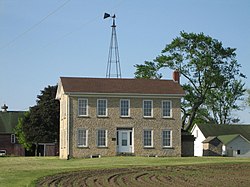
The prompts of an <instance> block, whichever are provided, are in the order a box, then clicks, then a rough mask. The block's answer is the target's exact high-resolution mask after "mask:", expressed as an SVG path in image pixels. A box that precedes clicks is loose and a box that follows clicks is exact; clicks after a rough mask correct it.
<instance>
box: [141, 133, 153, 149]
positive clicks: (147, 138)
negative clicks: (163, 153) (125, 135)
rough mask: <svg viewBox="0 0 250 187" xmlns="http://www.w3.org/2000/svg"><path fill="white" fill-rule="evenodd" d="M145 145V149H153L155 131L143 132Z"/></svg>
mask: <svg viewBox="0 0 250 187" xmlns="http://www.w3.org/2000/svg"><path fill="white" fill-rule="evenodd" d="M143 144H144V147H153V130H149V129H147V130H144V131H143Z"/></svg>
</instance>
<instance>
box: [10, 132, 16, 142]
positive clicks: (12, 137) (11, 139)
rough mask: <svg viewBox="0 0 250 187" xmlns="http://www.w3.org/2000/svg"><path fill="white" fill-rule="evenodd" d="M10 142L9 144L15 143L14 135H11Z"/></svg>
mask: <svg viewBox="0 0 250 187" xmlns="http://www.w3.org/2000/svg"><path fill="white" fill-rule="evenodd" d="M10 142H11V143H16V135H15V134H11V137H10Z"/></svg>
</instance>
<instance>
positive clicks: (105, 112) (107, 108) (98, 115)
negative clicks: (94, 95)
mask: <svg viewBox="0 0 250 187" xmlns="http://www.w3.org/2000/svg"><path fill="white" fill-rule="evenodd" d="M100 100H105V101H106V112H105V113H106V115H98V110H99V108H98V102H99V101H100ZM96 115H97V117H107V116H108V100H107V99H97V102H96Z"/></svg>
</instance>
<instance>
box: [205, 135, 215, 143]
mask: <svg viewBox="0 0 250 187" xmlns="http://www.w3.org/2000/svg"><path fill="white" fill-rule="evenodd" d="M215 138H217V137H216V136H208V137H207V138H206V139H205V140H204V141H203V142H202V143H209V142H211V141H212V140H214V139H215Z"/></svg>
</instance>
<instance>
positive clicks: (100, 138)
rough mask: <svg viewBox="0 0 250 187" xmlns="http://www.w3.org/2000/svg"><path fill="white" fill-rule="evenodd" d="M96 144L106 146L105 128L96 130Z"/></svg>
mask: <svg viewBox="0 0 250 187" xmlns="http://www.w3.org/2000/svg"><path fill="white" fill-rule="evenodd" d="M97 146H98V147H106V146H107V130H105V129H99V130H98V131H97Z"/></svg>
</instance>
